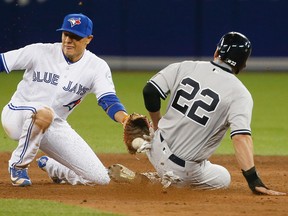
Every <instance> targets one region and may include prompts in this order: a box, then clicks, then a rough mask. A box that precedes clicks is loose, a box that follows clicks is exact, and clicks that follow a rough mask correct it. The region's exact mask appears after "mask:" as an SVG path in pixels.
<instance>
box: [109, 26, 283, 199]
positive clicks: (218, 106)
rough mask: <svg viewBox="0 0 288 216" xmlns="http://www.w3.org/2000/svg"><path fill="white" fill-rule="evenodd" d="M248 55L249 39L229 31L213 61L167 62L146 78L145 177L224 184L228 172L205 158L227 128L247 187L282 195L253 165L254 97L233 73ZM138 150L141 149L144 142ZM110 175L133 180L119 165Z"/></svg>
mask: <svg viewBox="0 0 288 216" xmlns="http://www.w3.org/2000/svg"><path fill="white" fill-rule="evenodd" d="M250 53H251V43H250V41H249V40H248V38H247V37H245V36H244V35H243V34H241V33H238V32H229V33H227V34H225V35H224V36H223V37H222V38H221V40H220V42H219V43H218V46H217V48H216V51H215V54H214V61H211V62H208V61H207V62H205V61H184V62H180V63H175V64H171V65H169V66H168V67H166V68H164V69H163V70H161V71H160V72H159V73H157V74H156V75H155V76H154V77H152V78H151V79H150V80H149V81H148V83H147V85H146V86H145V87H144V90H143V95H144V102H145V106H146V109H147V110H148V111H149V114H150V117H151V120H152V123H153V128H154V130H155V134H154V137H152V138H153V139H152V141H150V140H148V141H150V143H147V142H145V143H146V146H147V147H146V150H148V152H147V156H148V158H149V160H150V162H151V163H152V165H153V166H154V168H155V169H156V171H157V175H156V176H155V175H154V176H153V175H152V176H151V175H148V174H147V173H146V174H145V175H146V176H148V177H149V178H150V179H152V178H153V179H155V178H156V179H157V176H159V177H160V178H161V179H162V180H161V181H162V183H163V184H164V186H165V187H166V186H169V185H170V184H172V185H176V186H191V187H193V188H197V189H220V188H228V187H229V185H230V182H231V177H230V174H229V172H228V170H227V169H226V168H224V167H223V166H220V165H217V164H212V163H211V162H209V160H208V158H209V157H210V156H211V155H212V154H213V153H214V151H215V150H216V148H217V147H218V146H219V145H220V142H221V140H222V139H223V137H224V135H225V133H226V132H227V130H228V129H229V127H230V130H231V132H230V136H231V139H232V142H233V145H234V149H235V155H236V159H237V161H238V164H239V166H240V168H241V170H242V172H243V175H244V177H245V179H246V180H247V182H248V185H249V187H250V189H251V190H252V191H253V192H254V193H256V194H269V195H285V193H282V192H277V191H273V190H270V189H268V188H267V187H266V186H265V185H264V183H263V182H262V181H261V179H260V177H259V175H258V174H257V171H256V168H255V165H254V159H253V142H252V138H251V128H250V122H251V116H252V107H253V100H252V97H251V95H250V93H249V91H248V90H247V89H246V87H245V86H244V85H243V84H242V83H241V82H240V81H239V80H238V79H237V78H236V76H235V74H238V73H239V72H240V71H241V70H242V69H243V68H245V67H246V61H247V59H248V57H249V56H250ZM168 94H171V97H170V101H169V105H168V107H167V110H166V113H165V115H163V116H162V115H161V113H160V105H161V100H160V99H161V98H162V99H166V98H167V96H168ZM140 148H142V150H145V146H144V148H143V146H142V147H140ZM150 148H151V149H150ZM109 173H110V175H111V177H112V178H114V179H115V180H118V181H121V180H123V181H125V180H127V179H129V178H130V179H131V177H132V179H134V178H135V174H134V173H133V172H131V170H129V169H127V168H126V167H124V166H122V165H119V164H116V165H112V166H111V167H110V168H109ZM136 176H137V175H136Z"/></svg>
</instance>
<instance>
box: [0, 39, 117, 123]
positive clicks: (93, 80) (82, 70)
mask: <svg viewBox="0 0 288 216" xmlns="http://www.w3.org/2000/svg"><path fill="white" fill-rule="evenodd" d="M1 57H2V61H3V65H4V68H5V71H6V72H7V73H10V72H11V71H13V70H25V72H24V75H23V80H22V81H21V82H20V83H19V84H18V86H17V90H16V92H15V93H14V95H13V96H12V99H11V102H18V103H25V102H31V101H34V102H40V103H43V104H45V105H47V106H49V107H51V108H53V110H54V111H55V113H56V114H57V115H58V116H59V117H61V118H63V119H66V118H67V117H68V115H69V114H70V113H71V112H72V110H73V108H74V107H75V106H76V105H77V104H79V103H80V102H81V100H82V99H83V98H84V97H85V96H86V95H87V94H88V93H94V94H95V95H96V98H97V99H98V100H99V99H101V98H102V97H103V96H106V95H110V94H115V87H114V84H113V80H112V76H111V70H110V68H109V66H108V64H107V63H106V62H105V61H104V60H103V59H101V58H99V57H97V56H96V55H95V54H93V53H91V52H90V51H88V50H85V52H84V55H83V56H82V58H81V59H80V60H79V61H77V62H75V63H72V64H71V63H69V62H67V61H66V59H65V57H64V54H63V53H62V48H61V43H54V44H42V43H37V44H32V45H28V46H26V47H23V48H21V49H18V50H13V51H9V52H6V53H3V54H1Z"/></svg>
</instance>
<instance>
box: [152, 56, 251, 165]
mask: <svg viewBox="0 0 288 216" xmlns="http://www.w3.org/2000/svg"><path fill="white" fill-rule="evenodd" d="M225 67H227V66H224V65H223V64H222V65H221V66H220V65H218V63H215V62H208V61H207V62H204V61H184V62H181V63H175V64H171V65H169V66H168V67H166V68H164V69H163V70H162V71H160V72H159V73H157V74H156V75H155V76H154V77H152V78H151V80H150V81H149V82H150V83H151V84H153V85H154V86H155V87H156V88H157V89H158V91H159V92H160V94H161V97H162V98H163V99H166V98H167V96H168V94H171V95H170V99H169V104H168V107H167V110H166V113H165V114H164V115H163V117H162V118H161V120H160V121H159V125H158V126H159V130H160V131H161V134H162V136H163V137H164V139H165V141H166V142H167V144H168V146H169V148H170V150H171V151H172V152H173V153H174V154H175V155H177V156H178V157H180V158H182V159H184V160H191V161H202V160H204V159H207V158H209V157H210V156H211V155H212V153H213V152H214V151H215V150H216V148H217V147H218V146H219V145H220V141H221V140H222V139H223V137H224V135H225V133H226V132H227V130H228V129H229V127H230V129H231V132H230V135H231V136H233V135H235V134H251V129H250V123H251V117H252V108H253V100H252V97H251V94H250V93H249V91H248V90H247V89H246V87H245V86H244V85H243V84H242V82H241V81H240V80H239V79H238V78H237V77H236V76H235V75H234V74H232V73H231V71H229V69H227V68H225Z"/></svg>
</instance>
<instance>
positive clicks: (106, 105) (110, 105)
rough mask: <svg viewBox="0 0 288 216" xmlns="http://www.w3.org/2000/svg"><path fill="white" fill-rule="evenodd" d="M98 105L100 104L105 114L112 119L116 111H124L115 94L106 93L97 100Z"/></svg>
mask: <svg viewBox="0 0 288 216" xmlns="http://www.w3.org/2000/svg"><path fill="white" fill-rule="evenodd" d="M98 105H99V106H101V107H102V109H103V110H105V112H106V113H107V115H108V116H109V117H110V118H111V119H113V120H114V121H116V120H115V118H114V115H115V113H117V112H118V111H124V112H126V110H125V107H124V106H123V104H121V102H120V100H119V98H118V97H117V96H116V95H115V94H111V95H106V96H104V97H102V98H100V99H99V101H98Z"/></svg>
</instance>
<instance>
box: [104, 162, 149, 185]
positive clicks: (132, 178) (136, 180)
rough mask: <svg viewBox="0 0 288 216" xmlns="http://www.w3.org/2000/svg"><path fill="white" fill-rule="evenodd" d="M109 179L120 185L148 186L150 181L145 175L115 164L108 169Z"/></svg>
mask: <svg viewBox="0 0 288 216" xmlns="http://www.w3.org/2000/svg"><path fill="white" fill-rule="evenodd" d="M108 175H109V177H110V178H111V179H112V180H114V181H115V182H118V183H130V184H148V183H149V179H148V178H147V177H146V176H145V175H143V174H141V173H140V174H139V173H136V172H133V171H132V170H130V169H128V168H127V167H125V166H123V165H121V164H113V165H111V166H110V167H108Z"/></svg>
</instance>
